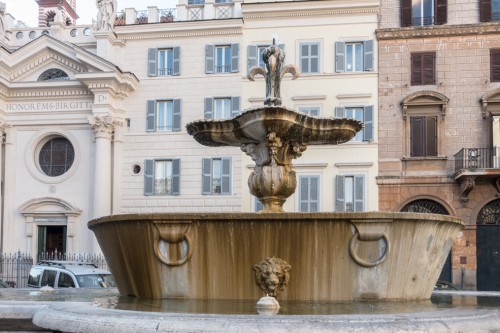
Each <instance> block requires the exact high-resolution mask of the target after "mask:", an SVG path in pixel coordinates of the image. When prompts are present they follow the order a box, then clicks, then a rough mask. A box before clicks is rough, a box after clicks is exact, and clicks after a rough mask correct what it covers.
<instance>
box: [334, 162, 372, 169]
mask: <svg viewBox="0 0 500 333" xmlns="http://www.w3.org/2000/svg"><path fill="white" fill-rule="evenodd" d="M335 166H336V167H337V168H355V167H371V166H373V162H345V163H335Z"/></svg>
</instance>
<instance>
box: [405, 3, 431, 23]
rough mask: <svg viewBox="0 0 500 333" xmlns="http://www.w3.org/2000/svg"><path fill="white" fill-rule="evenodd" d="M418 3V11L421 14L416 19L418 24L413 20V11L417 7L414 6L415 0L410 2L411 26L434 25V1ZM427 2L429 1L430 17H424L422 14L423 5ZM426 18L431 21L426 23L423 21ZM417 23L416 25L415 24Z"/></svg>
mask: <svg viewBox="0 0 500 333" xmlns="http://www.w3.org/2000/svg"><path fill="white" fill-rule="evenodd" d="M418 1H419V2H420V8H418V9H419V11H420V13H421V15H420V16H418V17H417V18H420V22H418V21H416V20H415V15H414V14H415V12H414V11H415V9H416V8H417V6H416V5H415V4H414V2H415V0H412V3H411V22H412V26H417V27H418V26H427V25H434V24H435V20H436V13H435V10H434V8H435V5H436V0H418ZM426 1H427V2H428V1H430V2H431V15H430V16H424V15H423V13H424V7H425V6H424V5H425V4H424V3H425V2H426ZM426 17H430V18H431V19H432V21H431V22H430V23H427V22H426V21H425V18H426ZM416 23H418V24H416Z"/></svg>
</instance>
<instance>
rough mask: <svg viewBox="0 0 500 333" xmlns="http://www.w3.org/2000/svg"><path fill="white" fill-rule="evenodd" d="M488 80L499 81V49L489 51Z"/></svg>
mask: <svg viewBox="0 0 500 333" xmlns="http://www.w3.org/2000/svg"><path fill="white" fill-rule="evenodd" d="M490 80H491V81H492V82H498V81H500V49H494V50H491V51H490Z"/></svg>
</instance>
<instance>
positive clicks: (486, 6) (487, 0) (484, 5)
mask: <svg viewBox="0 0 500 333" xmlns="http://www.w3.org/2000/svg"><path fill="white" fill-rule="evenodd" d="M491 12H492V10H491V0H480V1H479V20H480V21H481V22H491V20H492V15H491V14H492V13H491Z"/></svg>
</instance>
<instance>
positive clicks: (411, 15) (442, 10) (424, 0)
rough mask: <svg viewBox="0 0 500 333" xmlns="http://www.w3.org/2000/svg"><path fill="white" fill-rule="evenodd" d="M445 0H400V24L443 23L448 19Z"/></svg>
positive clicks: (406, 25) (407, 25) (423, 24)
mask: <svg viewBox="0 0 500 333" xmlns="http://www.w3.org/2000/svg"><path fill="white" fill-rule="evenodd" d="M447 2H448V1H447V0H401V26H403V27H410V26H426V25H434V24H436V25H440V24H445V23H446V21H447V19H448V9H447V7H448V3H447Z"/></svg>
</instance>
